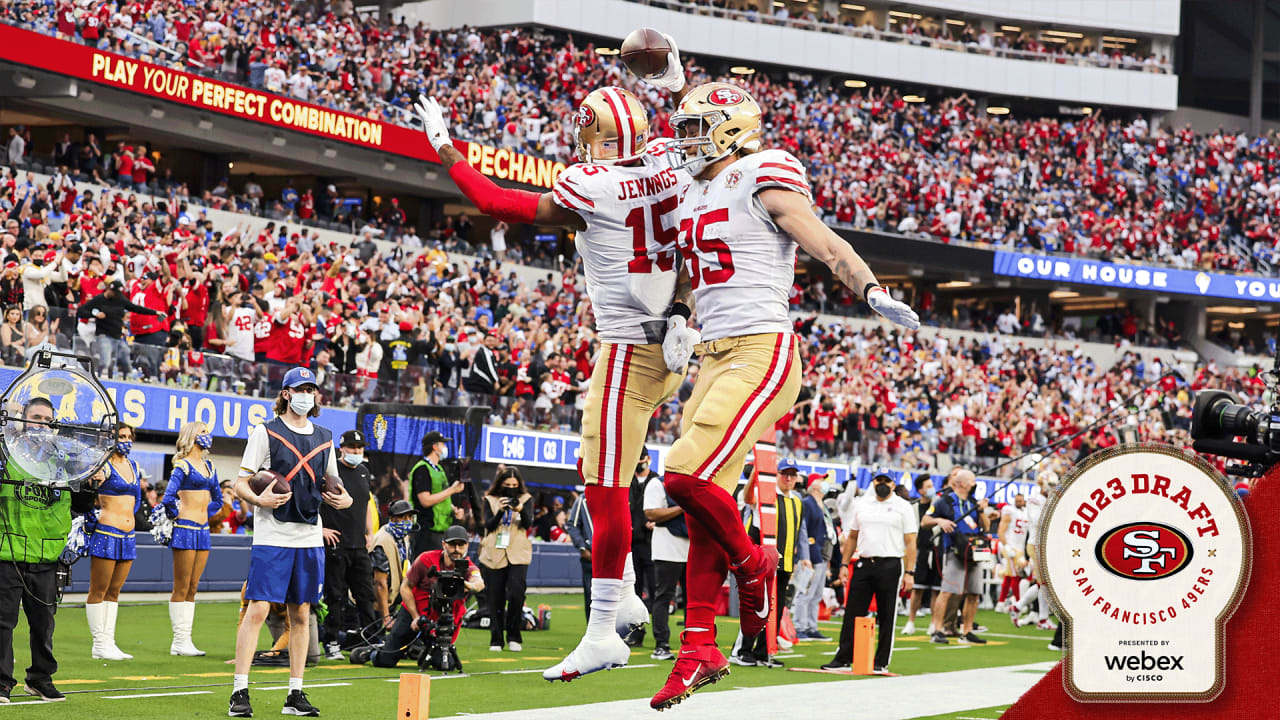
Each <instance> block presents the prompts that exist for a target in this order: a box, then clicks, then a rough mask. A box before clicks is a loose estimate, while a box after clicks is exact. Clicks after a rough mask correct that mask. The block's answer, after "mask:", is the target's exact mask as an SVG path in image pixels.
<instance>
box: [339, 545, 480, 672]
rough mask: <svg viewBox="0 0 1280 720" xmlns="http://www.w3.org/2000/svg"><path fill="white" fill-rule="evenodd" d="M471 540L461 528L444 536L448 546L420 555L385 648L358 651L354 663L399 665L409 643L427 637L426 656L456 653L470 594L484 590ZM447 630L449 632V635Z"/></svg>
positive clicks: (406, 583) (404, 587) (406, 582)
mask: <svg viewBox="0 0 1280 720" xmlns="http://www.w3.org/2000/svg"><path fill="white" fill-rule="evenodd" d="M469 541H470V538H469V537H468V535H467V531H466V530H464V529H463V528H462V526H460V525H454V526H452V527H450V528H449V529H448V530H446V531H445V533H444V548H443V549H441V550H430V551H428V552H424V553H422V554H421V555H419V556H418V559H417V560H415V561H414V562H413V566H412V567H410V568H409V572H408V574H407V575H405V578H404V583H402V584H401V585H400V603H401V604H400V609H399V610H397V611H396V615H395V623H394V624H393V625H392V626H391V631H390V632H389V633H387V637H386V639H385V640H384V641H383V643H382V645H381V646H378V647H373V646H366V647H364V648H356V649H355V650H353V651H352V652H351V662H353V663H356V664H359V665H362V664H364V663H365V662H372V663H373V665H374V666H375V667H395V666H396V663H398V662H400V658H402V657H404V656H405V653H406V652H408V650H409V645H410V644H412V643H413V641H414V639H415V638H417V637H418V635H419V634H422V635H423V641H424V644H425V646H426V647H425V648H424V650H423V652H424V655H425V654H428V653H430V654H431V655H432V657H435V656H437V654H438V653H439V652H440V651H441V650H445V651H451V650H452V646H453V643H455V642H457V640H458V633H459V632H460V631H461V629H462V614H463V613H464V612H465V611H466V603H465V602H464V598H465V596H466V592H467V591H468V590H469V591H471V592H480V591H481V590H484V580H483V579H481V577H480V570H479V568H477V567H476V566H474V565H472V564H471V560H470V558H468V557H467V544H468V542H469ZM446 631H447V632H448V634H447V635H445V633H446Z"/></svg>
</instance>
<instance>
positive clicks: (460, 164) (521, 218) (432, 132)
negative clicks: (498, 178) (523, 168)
mask: <svg viewBox="0 0 1280 720" xmlns="http://www.w3.org/2000/svg"><path fill="white" fill-rule="evenodd" d="M414 109H416V110H417V111H418V117H420V118H421V119H422V124H423V127H424V129H425V132H426V133H427V140H429V141H430V142H431V147H433V148H435V151H436V155H438V156H439V157H440V164H441V165H443V166H444V169H445V170H447V171H448V172H449V177H450V178H452V179H453V182H454V184H455V185H457V186H458V189H459V190H461V191H462V194H463V195H466V196H467V199H468V200H470V201H471V202H472V203H473V204H474V205H475V206H476V207H477V208H478V209H479V210H480V212H482V213H484V214H485V215H488V216H489V217H492V218H495V219H498V220H502V221H503V222H509V223H524V224H526V225H530V224H531V225H544V226H549V227H564V228H569V229H571V230H583V229H585V228H586V223H585V222H584V221H583V220H582V218H581V217H579V216H578V214H577V213H575V212H573V211H571V210H566V209H565V208H562V207H560V206H559V205H557V204H555V202H553V201H552V199H551V193H535V192H529V191H528V190H516V189H514V188H504V187H501V186H500V185H498V184H497V183H495V182H493V181H492V180H490V179H489V178H487V177H485V176H484V175H481V174H480V173H478V172H476V170H475V168H473V167H471V166H470V165H468V164H467V163H466V161H465V160H464V159H463V157H462V153H461V152H458V149H457V148H455V147H454V146H453V139H452V138H450V137H449V126H448V124H447V123H446V122H445V119H444V113H443V112H442V111H441V110H440V104H439V103H437V102H436V99H435V98H434V97H430V98H429V97H424V96H421V95H419V96H418V102H417V103H415V104H414Z"/></svg>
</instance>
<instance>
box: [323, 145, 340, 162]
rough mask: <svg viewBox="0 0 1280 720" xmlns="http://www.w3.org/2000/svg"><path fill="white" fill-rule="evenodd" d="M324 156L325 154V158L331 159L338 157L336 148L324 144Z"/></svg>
mask: <svg viewBox="0 0 1280 720" xmlns="http://www.w3.org/2000/svg"><path fill="white" fill-rule="evenodd" d="M324 156H325V157H327V158H329V159H330V160H332V159H334V158H336V157H338V149H337V148H335V147H333V146H331V145H325V146H324Z"/></svg>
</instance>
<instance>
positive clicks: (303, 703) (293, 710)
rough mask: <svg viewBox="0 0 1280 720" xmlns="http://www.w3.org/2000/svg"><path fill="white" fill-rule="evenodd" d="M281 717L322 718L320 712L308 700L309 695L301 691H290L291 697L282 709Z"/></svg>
mask: <svg viewBox="0 0 1280 720" xmlns="http://www.w3.org/2000/svg"><path fill="white" fill-rule="evenodd" d="M280 714H281V715H298V716H300V717H320V710H319V709H318V708H316V706H315V705H312V704H311V703H310V702H309V701H308V700H307V694H306V693H304V692H302V691H301V690H290V691H289V697H288V698H287V699H286V700H285V701H284V707H283V708H280Z"/></svg>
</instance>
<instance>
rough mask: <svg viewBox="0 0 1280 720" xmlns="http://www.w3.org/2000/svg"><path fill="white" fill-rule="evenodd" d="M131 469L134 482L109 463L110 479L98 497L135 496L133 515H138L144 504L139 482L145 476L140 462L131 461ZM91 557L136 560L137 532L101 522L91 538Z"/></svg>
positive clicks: (100, 490)
mask: <svg viewBox="0 0 1280 720" xmlns="http://www.w3.org/2000/svg"><path fill="white" fill-rule="evenodd" d="M129 467H130V468H132V469H133V482H130V481H128V480H126V479H125V478H124V476H122V475H121V474H120V473H119V472H118V471H117V470H116V468H115V466H114V465H112V464H111V463H107V468H108V469H109V470H110V472H109V473H108V474H107V479H106V480H104V481H103V482H102V484H101V485H99V486H98V495H108V496H116V497H123V496H132V497H133V510H132V512H137V511H138V506H139V505H141V504H142V483H141V482H139V478H140V477H141V474H140V473H139V472H138V463H136V462H134V461H132V460H130V461H129ZM89 555H90V556H91V557H96V558H103V559H106V560H117V561H123V560H136V559H137V557H138V550H137V545H136V541H135V540H134V537H133V531H132V530H121V529H120V528H116V527H112V526H110V525H108V524H106V523H102V522H100V523H98V527H97V529H96V530H94V531H93V536H92V537H91V538H89Z"/></svg>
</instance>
